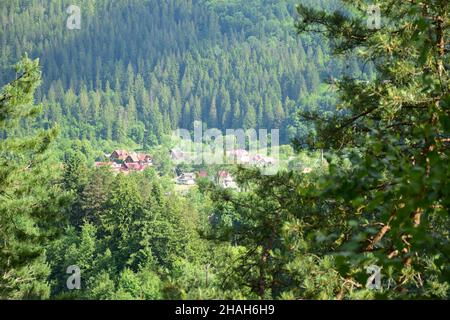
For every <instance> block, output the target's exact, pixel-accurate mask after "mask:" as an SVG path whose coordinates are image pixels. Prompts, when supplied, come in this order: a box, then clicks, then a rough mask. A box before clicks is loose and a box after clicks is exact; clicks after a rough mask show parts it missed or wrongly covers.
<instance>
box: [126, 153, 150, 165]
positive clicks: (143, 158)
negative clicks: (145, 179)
mask: <svg viewBox="0 0 450 320" xmlns="http://www.w3.org/2000/svg"><path fill="white" fill-rule="evenodd" d="M125 163H139V164H153V158H152V157H151V156H149V155H148V154H140V153H136V152H133V153H130V154H129V155H128V156H127V157H126V159H125Z"/></svg>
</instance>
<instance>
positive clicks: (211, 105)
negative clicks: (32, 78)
mask: <svg viewBox="0 0 450 320" xmlns="http://www.w3.org/2000/svg"><path fill="white" fill-rule="evenodd" d="M303 2H304V3H305V4H313V5H314V6H319V7H326V8H327V9H332V8H333V5H332V4H330V1H310V0H308V1H303ZM331 3H332V2H331ZM69 4H70V1H61V0H57V1H52V0H36V1H20V0H14V1H7V2H6V3H5V4H2V8H1V13H0V25H1V26H2V33H0V43H2V46H1V52H0V61H1V66H2V72H1V74H0V83H5V82H6V81H7V80H8V79H10V78H11V76H12V75H11V74H10V73H9V72H6V71H7V70H10V66H11V65H12V64H13V63H15V61H17V60H18V59H20V57H21V55H22V54H23V53H25V52H27V53H29V54H30V56H31V57H39V58H40V60H41V64H42V66H43V84H42V86H41V88H40V90H39V93H38V99H39V101H43V102H44V106H45V110H44V113H43V114H42V116H41V117H40V118H39V124H38V125H39V126H40V127H42V126H44V127H50V126H52V124H54V123H58V124H59V125H60V126H61V127H62V134H63V136H64V137H68V138H71V139H89V140H91V141H92V140H99V139H104V140H110V141H111V140H113V141H117V142H120V143H127V142H129V141H130V140H132V141H134V142H136V143H137V144H139V145H141V146H144V147H146V148H148V147H149V146H151V145H155V144H157V143H158V142H161V137H162V136H163V135H164V134H167V133H170V132H171V130H173V129H175V128H187V129H191V128H192V127H193V122H194V121H195V120H202V121H203V122H204V123H205V124H206V125H207V126H208V127H210V128H211V127H212V128H221V129H227V128H267V129H272V128H280V129H281V130H282V132H281V135H282V140H283V142H285V143H287V142H289V141H290V139H292V138H293V137H294V136H296V135H297V133H298V130H303V131H304V130H305V128H304V127H302V126H301V125H300V124H299V123H297V122H296V117H295V113H296V110H298V109H299V108H302V109H305V110H307V109H317V108H320V109H321V110H330V109H332V108H333V103H334V99H333V95H332V94H331V92H330V91H329V90H328V88H327V86H326V85H323V84H322V83H321V81H322V80H324V79H329V78H332V77H336V76H337V75H340V74H343V73H347V74H350V75H352V76H355V77H360V76H362V75H361V69H362V67H361V68H360V65H359V64H358V63H357V61H356V59H350V60H347V61H343V60H342V59H338V58H331V57H330V54H329V48H328V45H327V42H326V41H320V40H319V38H318V37H316V36H311V35H304V36H301V37H300V38H298V37H297V36H296V35H295V34H294V32H293V30H292V25H293V21H294V16H295V4H297V1H295V0H286V1H269V0H267V1H256V0H253V1H244V0H242V1H212V0H193V1H192V0H189V1H181V0H168V1H157V0H146V1H142V0H126V1H123V0H120V1H108V0H101V1H95V2H94V1H88V0H86V1H81V2H80V6H81V8H82V19H83V20H82V28H81V30H68V29H67V28H66V27H65V21H66V19H67V16H68V14H67V13H66V12H65V10H66V8H67V7H68V5H69ZM364 71H365V74H366V75H370V74H371V70H370V68H369V67H366V68H365V70H364ZM325 93H326V94H325Z"/></svg>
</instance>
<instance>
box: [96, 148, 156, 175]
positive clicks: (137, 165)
mask: <svg viewBox="0 0 450 320" xmlns="http://www.w3.org/2000/svg"><path fill="white" fill-rule="evenodd" d="M152 165H153V159H152V157H151V156H149V155H147V154H139V153H136V152H131V153H130V152H128V151H126V150H114V152H113V153H111V155H110V161H109V162H95V167H97V168H98V167H110V168H111V169H112V170H113V172H116V173H124V174H128V173H130V172H132V171H136V172H141V171H144V170H145V169H147V168H148V167H149V166H152Z"/></svg>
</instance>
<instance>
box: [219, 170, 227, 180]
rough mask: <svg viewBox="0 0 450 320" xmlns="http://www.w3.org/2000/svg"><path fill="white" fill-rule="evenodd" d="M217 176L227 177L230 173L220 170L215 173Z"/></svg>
mask: <svg viewBox="0 0 450 320" xmlns="http://www.w3.org/2000/svg"><path fill="white" fill-rule="evenodd" d="M217 176H218V177H219V178H227V177H229V176H230V173H229V172H228V171H225V170H222V171H219V172H218V173H217Z"/></svg>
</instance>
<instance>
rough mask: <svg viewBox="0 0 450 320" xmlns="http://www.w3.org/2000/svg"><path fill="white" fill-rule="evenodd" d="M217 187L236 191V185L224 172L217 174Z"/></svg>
mask: <svg viewBox="0 0 450 320" xmlns="http://www.w3.org/2000/svg"><path fill="white" fill-rule="evenodd" d="M217 185H218V186H219V187H221V188H224V189H238V185H237V183H236V182H235V181H234V178H233V177H232V176H231V174H230V173H229V172H228V171H225V170H222V171H219V172H218V173H217Z"/></svg>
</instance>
